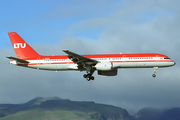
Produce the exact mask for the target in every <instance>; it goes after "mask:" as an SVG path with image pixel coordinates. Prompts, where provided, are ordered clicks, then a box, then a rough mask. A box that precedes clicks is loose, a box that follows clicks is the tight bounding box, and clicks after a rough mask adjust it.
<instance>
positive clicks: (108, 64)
mask: <svg viewBox="0 0 180 120" xmlns="http://www.w3.org/2000/svg"><path fill="white" fill-rule="evenodd" d="M95 68H96V70H102V71H109V70H112V69H113V64H112V63H111V62H102V63H97V64H96V65H95Z"/></svg>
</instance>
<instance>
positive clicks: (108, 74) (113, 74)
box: [98, 69, 118, 76]
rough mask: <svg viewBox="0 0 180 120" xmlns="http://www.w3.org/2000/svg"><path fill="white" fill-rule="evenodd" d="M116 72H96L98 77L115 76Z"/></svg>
mask: <svg viewBox="0 0 180 120" xmlns="http://www.w3.org/2000/svg"><path fill="white" fill-rule="evenodd" d="M117 72H118V70H117V69H113V70H108V71H102V70H98V75H104V76H116V75H117Z"/></svg>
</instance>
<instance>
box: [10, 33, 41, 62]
mask: <svg viewBox="0 0 180 120" xmlns="http://www.w3.org/2000/svg"><path fill="white" fill-rule="evenodd" d="M8 35H9V38H10V40H11V43H12V46H13V48H14V51H15V53H16V55H17V57H18V58H19V59H26V58H34V57H39V56H40V55H39V54H37V53H36V51H34V50H33V49H32V48H31V47H30V46H29V45H28V44H27V43H26V42H25V41H24V40H23V39H22V38H21V37H20V36H19V35H18V34H17V33H15V32H8Z"/></svg>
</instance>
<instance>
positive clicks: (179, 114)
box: [134, 108, 180, 120]
mask: <svg viewBox="0 0 180 120" xmlns="http://www.w3.org/2000/svg"><path fill="white" fill-rule="evenodd" d="M134 119H135V120H180V108H172V109H168V110H167V109H166V110H160V109H155V108H143V109H141V110H140V111H139V112H138V113H136V114H135V115H134Z"/></svg>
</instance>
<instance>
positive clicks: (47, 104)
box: [0, 97, 132, 120]
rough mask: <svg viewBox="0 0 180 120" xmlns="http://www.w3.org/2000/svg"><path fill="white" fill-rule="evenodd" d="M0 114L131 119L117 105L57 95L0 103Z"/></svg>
mask: <svg viewBox="0 0 180 120" xmlns="http://www.w3.org/2000/svg"><path fill="white" fill-rule="evenodd" d="M0 115H2V116H0V117H1V118H0V120H93V119H94V120H132V117H131V116H129V114H128V112H127V111H126V110H124V109H122V108H119V107H115V106H112V105H104V104H97V103H94V102H77V101H71V100H68V99H60V98H58V97H52V98H35V99H33V100H31V101H29V102H27V103H25V104H17V105H13V104H1V105H0Z"/></svg>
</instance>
